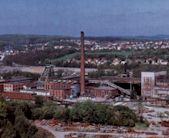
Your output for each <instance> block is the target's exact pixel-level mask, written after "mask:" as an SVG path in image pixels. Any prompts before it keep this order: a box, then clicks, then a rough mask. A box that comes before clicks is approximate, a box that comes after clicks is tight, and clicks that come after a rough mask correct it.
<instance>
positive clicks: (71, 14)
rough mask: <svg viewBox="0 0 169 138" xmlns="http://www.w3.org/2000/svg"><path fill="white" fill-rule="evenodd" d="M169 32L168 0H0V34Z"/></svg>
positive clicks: (111, 34)
mask: <svg viewBox="0 0 169 138" xmlns="http://www.w3.org/2000/svg"><path fill="white" fill-rule="evenodd" d="M80 31H84V32H85V34H87V35H88V36H140V35H142V36H154V35H169V0H0V34H45V35H66V36H78V35H79V34H80Z"/></svg>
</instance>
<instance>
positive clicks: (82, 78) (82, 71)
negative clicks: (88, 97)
mask: <svg viewBox="0 0 169 138" xmlns="http://www.w3.org/2000/svg"><path fill="white" fill-rule="evenodd" d="M80 39H81V53H80V55H81V62H80V95H84V94H85V48H84V32H81V37H80Z"/></svg>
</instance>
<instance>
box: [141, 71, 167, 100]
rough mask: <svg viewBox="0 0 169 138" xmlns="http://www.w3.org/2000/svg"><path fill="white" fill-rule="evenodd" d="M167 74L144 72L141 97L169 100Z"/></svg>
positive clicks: (163, 72) (142, 74)
mask: <svg viewBox="0 0 169 138" xmlns="http://www.w3.org/2000/svg"><path fill="white" fill-rule="evenodd" d="M166 75H167V72H165V71H162V72H142V73H141V93H142V94H141V95H142V96H143V98H158V99H163V100H167V98H168V99H169V82H168V81H167V80H166Z"/></svg>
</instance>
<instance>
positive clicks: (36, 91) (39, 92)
mask: <svg viewBox="0 0 169 138" xmlns="http://www.w3.org/2000/svg"><path fill="white" fill-rule="evenodd" d="M20 92H21V93H30V94H34V95H38V96H50V93H49V92H48V91H46V90H39V89H23V90H20Z"/></svg>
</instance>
